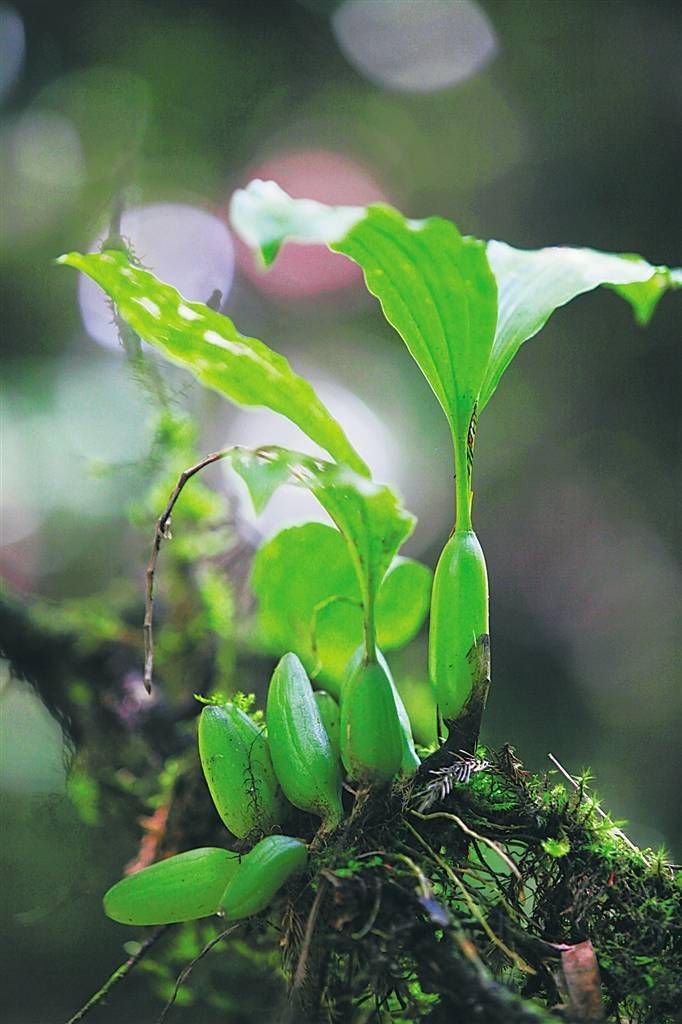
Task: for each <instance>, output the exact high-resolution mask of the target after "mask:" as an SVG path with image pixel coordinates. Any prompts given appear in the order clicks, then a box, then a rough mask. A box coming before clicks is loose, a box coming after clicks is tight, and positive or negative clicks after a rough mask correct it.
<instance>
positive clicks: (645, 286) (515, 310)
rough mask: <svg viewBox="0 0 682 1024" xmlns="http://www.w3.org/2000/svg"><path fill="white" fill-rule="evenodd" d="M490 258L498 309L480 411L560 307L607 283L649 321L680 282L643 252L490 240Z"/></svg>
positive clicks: (641, 319) (676, 275)
mask: <svg viewBox="0 0 682 1024" xmlns="http://www.w3.org/2000/svg"><path fill="white" fill-rule="evenodd" d="M488 260H489V263H490V266H491V267H492V270H493V273H494V274H495V277H496V279H497V290H498V297H499V315H498V320H497V330H496V332H495V340H494V342H493V349H492V354H491V357H490V365H489V367H488V372H487V374H486V377H485V382H484V384H483V387H482V389H481V396H480V400H479V411H480V410H481V409H483V408H484V407H485V406H486V405H487V404H488V402H489V401H490V398H491V397H492V395H493V392H494V391H495V388H496V387H497V385H498V384H499V382H500V378H501V377H502V374H503V373H504V371H505V370H506V369H507V367H508V366H509V364H510V363H511V361H512V359H513V358H514V356H515V355H516V353H517V352H518V350H519V348H520V347H521V345H522V344H523V342H524V341H528V339H529V338H532V337H534V336H535V335H536V334H537V333H538V332H539V331H540V330H541V329H542V328H543V327H544V326H545V324H546V323H547V321H548V320H549V318H550V316H551V315H552V313H553V312H554V311H555V309H558V308H559V307H560V306H565V305H566V303H568V302H570V301H571V299H574V298H576V296H578V295H582V294H583V293H584V292H589V291H592V289H594V288H597V287H598V286H599V285H607V286H609V287H612V288H614V289H615V290H616V291H617V292H619V293H620V294H621V295H622V297H623V298H625V299H627V301H628V302H629V303H630V305H631V306H632V307H633V309H634V311H635V315H636V317H637V319H638V321H639V322H640V323H647V322H648V320H649V318H650V317H651V315H652V314H653V311H654V309H655V306H656V304H657V302H658V300H659V299H660V297H661V295H662V294H663V293H664V291H665V290H666V289H667V288H675V287H680V283H681V281H680V272H679V271H669V270H667V268H665V267H653V266H651V264H650V263H647V262H646V261H645V260H643V259H642V258H641V257H639V256H616V255H613V254H611V253H605V252H597V251H596V250H595V249H570V248H565V247H555V248H548V249H536V250H522V249H514V248H512V246H510V245H506V243H505V242H496V241H491V242H488Z"/></svg>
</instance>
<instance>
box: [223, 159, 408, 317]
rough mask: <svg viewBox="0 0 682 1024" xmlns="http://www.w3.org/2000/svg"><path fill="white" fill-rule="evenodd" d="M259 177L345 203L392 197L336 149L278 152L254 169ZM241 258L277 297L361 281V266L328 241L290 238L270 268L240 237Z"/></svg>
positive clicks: (305, 195)
mask: <svg viewBox="0 0 682 1024" xmlns="http://www.w3.org/2000/svg"><path fill="white" fill-rule="evenodd" d="M253 178H262V179H263V180H264V181H268V180H272V181H276V182H277V184H278V185H280V186H281V187H282V188H283V189H284V190H285V192H288V193H289V195H291V196H293V197H294V199H317V200H318V202H321V203H331V204H335V205H340V206H366V205H367V204H368V203H377V202H388V198H387V195H386V192H385V190H384V189H383V188H382V186H381V185H380V184H379V183H378V182H377V180H376V179H375V178H374V177H373V176H372V175H371V174H370V173H369V172H368V171H366V170H365V169H364V168H363V167H362V166H361V165H360V164H357V163H356V162H355V161H354V160H351V159H350V157H347V156H343V155H342V154H340V153H334V152H332V151H330V150H308V151H305V152H298V153H288V154H285V155H282V156H278V157H273V158H272V159H270V160H266V161H265V162H263V163H261V164H258V165H257V166H255V167H252V168H250V169H249V172H248V174H247V175H246V176H245V179H244V184H246V183H247V182H249V181H251V180H252V179H253ZM236 248H237V261H238V263H239V266H240V269H241V270H242V271H243V272H244V273H245V274H246V275H247V277H248V278H249V279H250V280H251V281H252V282H253V283H254V284H255V285H256V286H257V287H258V288H259V289H260V290H261V291H263V292H265V293H266V294H267V295H271V296H272V297H273V298H303V297H305V296H310V295H318V294H320V293H321V292H334V291H338V290H340V289H342V288H349V287H352V286H353V285H358V284H360V282H361V281H362V272H361V270H360V268H359V267H358V266H357V265H356V264H355V263H351V261H350V260H349V259H348V258H347V257H346V256H342V255H341V254H340V253H334V252H330V250H329V249H327V248H326V247H325V246H322V245H298V244H294V243H291V242H290V243H286V244H285V245H284V247H283V248H282V251H281V253H280V254H279V256H278V257H277V260H276V261H275V263H274V265H273V266H272V267H271V268H270V269H269V270H268V271H267V272H264V271H263V270H262V268H261V267H260V266H259V265H258V262H257V259H256V257H255V256H254V255H253V254H252V253H251V252H249V250H248V249H247V247H246V246H245V245H244V244H243V243H240V242H239V241H237V246H236Z"/></svg>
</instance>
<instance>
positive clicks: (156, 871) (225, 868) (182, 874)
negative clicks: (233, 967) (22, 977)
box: [104, 847, 239, 925]
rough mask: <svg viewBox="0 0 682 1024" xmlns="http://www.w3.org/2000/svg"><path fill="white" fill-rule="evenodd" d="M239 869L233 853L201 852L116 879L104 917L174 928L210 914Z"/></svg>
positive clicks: (208, 849)
mask: <svg viewBox="0 0 682 1024" xmlns="http://www.w3.org/2000/svg"><path fill="white" fill-rule="evenodd" d="M238 866H239V857H238V855H237V854H236V853H230V852H229V851H228V850H221V849H218V848H216V847H204V848H202V849H199V850H189V852H187V853H179V854H177V855H176V856H175V857H169V858H168V859H167V860H160V861H159V862H158V863H156V864H150V866H149V867H148V868H143V869H142V871H138V872H136V874H134V875H128V877H127V878H122V879H121V881H120V882H117V883H116V885H112V887H111V889H109V891H108V892H107V893H105V895H104V912H105V913H106V915H107V917H110V918H111V919H112V920H113V921H120V922H121V924H135V925H148V924H175V923H177V922H179V921H195V920H196V919H197V918H200V917H208V916H209V915H210V914H215V913H217V911H218V910H219V908H220V902H221V898H222V895H223V893H224V892H225V887H226V886H227V884H228V883H229V881H230V880H231V878H232V877H233V875H234V874H235V872H236V870H237V867H238Z"/></svg>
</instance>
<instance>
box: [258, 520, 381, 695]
mask: <svg viewBox="0 0 682 1024" xmlns="http://www.w3.org/2000/svg"><path fill="white" fill-rule="evenodd" d="M251 584H252V587H253V590H254V593H255V595H256V597H257V599H258V627H259V630H260V633H261V635H262V637H263V640H264V641H265V643H266V645H267V646H268V648H269V649H270V650H271V651H272V653H273V654H276V655H282V654H286V653H287V651H293V652H294V653H295V654H297V655H298V657H299V658H300V659H301V661H302V662H303V664H304V666H305V668H306V670H307V671H308V672H309V673H311V672H313V671H314V669H315V668H316V667H317V666H316V663H317V660H318V659H317V657H316V655H315V652H314V651H313V646H312V640H313V627H314V625H315V623H314V618H316V610H317V609H318V608H321V607H322V606H323V605H325V603H326V602H327V601H329V599H330V598H333V597H336V596H339V597H343V598H345V599H346V600H344V601H338V602H336V603H335V605H334V611H337V610H338V613H339V615H338V618H337V617H335V618H334V620H333V622H330V623H328V622H327V620H326V617H325V621H324V624H323V623H322V622H318V623H317V628H316V630H315V634H316V639H317V643H318V651H317V655H318V657H319V660H320V663H321V671H320V672H319V673H318V678H319V679H320V680H321V681H322V680H324V681H325V682H327V681H338V679H339V673H338V671H337V665H336V656H337V655H338V656H339V658H340V661H341V673H342V672H343V669H344V668H345V665H346V664H347V662H348V660H349V659H350V657H351V655H352V654H353V651H354V650H355V649H356V647H358V645H359V644H360V643H361V641H362V609H361V608H360V607H359V604H360V588H359V585H358V581H357V576H356V573H355V569H354V568H353V563H352V562H351V558H350V554H349V551H348V547H347V545H346V542H345V541H344V539H343V537H342V536H341V534H340V533H339V531H338V530H336V529H334V527H332V526H325V525H324V524H323V523H305V524H303V525H302V526H293V527H290V528H288V529H285V530H282V531H280V532H279V533H277V534H275V536H274V537H272V538H271V539H270V540H268V541H266V542H265V544H263V545H262V546H261V547H260V548H259V549H258V551H257V552H256V555H255V557H254V561H253V569H252V573H251ZM349 600H354V601H355V602H356V603H357V604H356V606H353V605H351V604H349V603H348V601H349ZM344 656H345V660H344ZM330 661H331V662H332V667H331V673H330V671H329V667H328V665H329V662H330ZM334 689H335V690H336V687H334Z"/></svg>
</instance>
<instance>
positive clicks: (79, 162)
mask: <svg viewBox="0 0 682 1024" xmlns="http://www.w3.org/2000/svg"><path fill="white" fill-rule="evenodd" d="M0 170H1V172H2V178H3V184H4V199H3V214H2V218H1V221H0V237H2V239H3V240H4V241H5V242H12V241H16V240H30V239H31V238H32V237H33V236H34V235H35V234H36V233H37V232H40V231H44V230H45V229H46V228H49V226H50V225H51V224H52V223H53V222H54V220H55V218H56V217H58V216H59V215H61V214H62V212H64V211H65V210H68V209H69V208H70V207H71V206H72V205H73V203H74V201H75V200H76V199H77V197H78V195H79V193H80V190H81V187H82V185H83V182H84V175H85V172H84V164H83V153H82V148H81V143H80V137H79V134H78V132H77V130H76V128H75V126H74V124H73V123H72V122H71V121H70V120H69V119H68V118H67V117H65V116H64V115H63V114H59V113H56V112H54V111H50V110H42V109H35V108H29V109H28V110H27V111H26V112H25V113H24V114H22V115H21V116H20V117H19V118H17V119H16V120H14V121H11V122H10V123H9V124H7V125H5V126H4V128H3V131H2V134H1V136H0Z"/></svg>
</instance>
